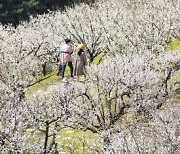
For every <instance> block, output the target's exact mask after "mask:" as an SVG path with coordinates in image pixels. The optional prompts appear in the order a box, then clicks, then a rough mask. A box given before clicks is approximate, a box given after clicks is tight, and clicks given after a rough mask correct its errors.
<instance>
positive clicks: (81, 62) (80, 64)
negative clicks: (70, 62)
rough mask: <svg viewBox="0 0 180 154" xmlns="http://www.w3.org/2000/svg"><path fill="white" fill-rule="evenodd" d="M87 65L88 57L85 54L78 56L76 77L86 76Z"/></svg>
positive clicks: (75, 69)
mask: <svg viewBox="0 0 180 154" xmlns="http://www.w3.org/2000/svg"><path fill="white" fill-rule="evenodd" d="M86 64H87V60H86V55H85V53H84V52H82V53H81V55H80V56H79V55H77V56H76V60H75V68H74V76H79V75H85V70H84V69H85V65H86Z"/></svg>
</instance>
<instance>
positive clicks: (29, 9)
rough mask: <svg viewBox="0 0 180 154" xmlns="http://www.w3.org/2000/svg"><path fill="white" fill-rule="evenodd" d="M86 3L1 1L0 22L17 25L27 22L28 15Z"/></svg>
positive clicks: (50, 0) (74, 0) (45, 0)
mask: <svg viewBox="0 0 180 154" xmlns="http://www.w3.org/2000/svg"><path fill="white" fill-rule="evenodd" d="M80 2H88V0H66V1H64V0H4V1H3V0H1V1H0V22H1V23H2V24H3V25H4V24H8V23H11V24H13V25H17V24H19V22H20V21H23V20H28V19H29V16H30V15H36V14H42V13H46V12H48V10H56V9H58V8H62V9H64V7H65V6H69V5H74V4H75V3H80Z"/></svg>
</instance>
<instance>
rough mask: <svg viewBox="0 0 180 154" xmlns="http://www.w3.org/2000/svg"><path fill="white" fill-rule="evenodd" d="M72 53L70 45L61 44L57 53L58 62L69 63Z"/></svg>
mask: <svg viewBox="0 0 180 154" xmlns="http://www.w3.org/2000/svg"><path fill="white" fill-rule="evenodd" d="M72 53H73V49H72V47H71V46H70V45H67V44H63V45H62V46H61V49H60V51H59V60H60V62H69V61H72V58H71V54H72Z"/></svg>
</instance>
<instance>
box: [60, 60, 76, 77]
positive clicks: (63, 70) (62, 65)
mask: <svg viewBox="0 0 180 154" xmlns="http://www.w3.org/2000/svg"><path fill="white" fill-rule="evenodd" d="M67 64H68V66H69V68H70V73H71V77H73V65H72V61H69V62H66V63H63V64H61V77H62V78H64V72H65V70H66V65H67Z"/></svg>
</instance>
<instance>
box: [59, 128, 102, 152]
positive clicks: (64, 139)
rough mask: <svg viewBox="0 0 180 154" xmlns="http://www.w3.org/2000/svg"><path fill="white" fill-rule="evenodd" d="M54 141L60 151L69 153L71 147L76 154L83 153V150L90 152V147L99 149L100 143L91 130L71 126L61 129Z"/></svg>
mask: <svg viewBox="0 0 180 154" xmlns="http://www.w3.org/2000/svg"><path fill="white" fill-rule="evenodd" d="M56 141H57V143H58V146H59V147H58V148H60V153H66V154H68V153H71V150H72V149H74V150H75V151H74V152H75V153H78V154H81V153H83V151H85V152H86V153H89V154H90V153H92V149H93V150H96V151H99V148H98V147H99V146H100V143H101V141H100V139H99V138H98V137H97V136H96V135H95V134H93V133H92V132H91V131H82V130H78V129H72V128H65V129H62V130H61V131H60V132H59V137H58V138H57V140H56ZM83 145H84V146H83ZM70 147H71V148H70ZM83 149H84V150H83Z"/></svg>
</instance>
